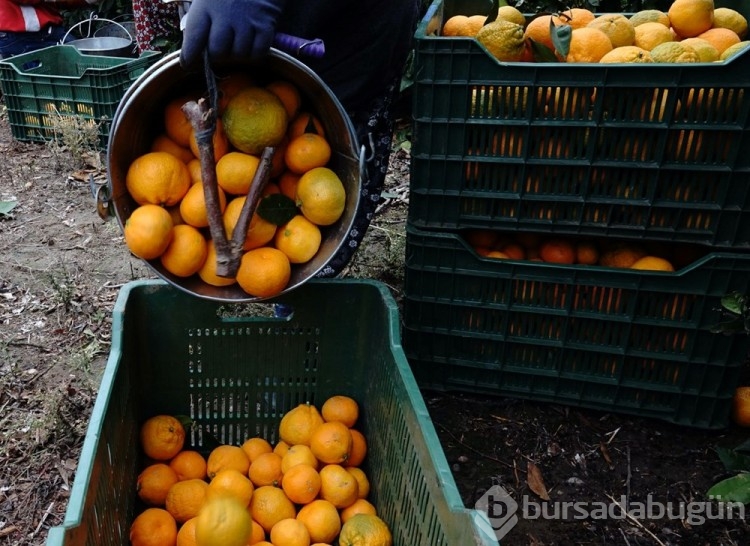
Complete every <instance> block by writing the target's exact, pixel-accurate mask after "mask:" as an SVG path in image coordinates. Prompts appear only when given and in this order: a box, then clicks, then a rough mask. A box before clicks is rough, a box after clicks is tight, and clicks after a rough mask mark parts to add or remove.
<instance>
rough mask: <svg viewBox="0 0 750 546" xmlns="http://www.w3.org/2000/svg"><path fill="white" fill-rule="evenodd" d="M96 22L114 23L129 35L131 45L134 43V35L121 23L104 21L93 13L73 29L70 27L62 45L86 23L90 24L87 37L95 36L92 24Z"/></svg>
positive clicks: (61, 41)
mask: <svg viewBox="0 0 750 546" xmlns="http://www.w3.org/2000/svg"><path fill="white" fill-rule="evenodd" d="M94 21H105V22H107V23H112V24H114V25H117V26H118V27H120V28H121V29H122V30H123V31H125V34H127V35H128V37H129V38H130V42H131V43H132V42H133V35H132V34H130V32H128V29H126V28H125V27H124V26H122V25H121V24H120V23H118V22H117V21H113V20H112V19H103V18H101V19H100V18H99V17H97V16H96V14H95V13H94V12H92V13H91V15H89V18H88V19H84V20H83V21H78V22H77V23H76V24H75V25H73V26H72V27H70V28H69V29H68V32H66V33H65V36H63V38H62V40H60V44H64V43H65V40H67V39H68V35H69V34H70V33H71V32H72V31H73V29H74V28H78V27H80V26H81V25H82V24H84V23H88V24H89V30H88V32H87V34H86V37H87V38H90V37H91V36H93V35H92V34H91V23H93V22H94Z"/></svg>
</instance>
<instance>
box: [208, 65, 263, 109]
mask: <svg viewBox="0 0 750 546" xmlns="http://www.w3.org/2000/svg"><path fill="white" fill-rule="evenodd" d="M217 80H218V81H217V85H216V86H217V87H218V92H219V93H218V94H219V114H220V115H221V114H223V113H224V110H226V107H227V104H229V101H230V100H232V98H233V97H234V96H235V95H236V94H237V93H239V92H240V91H242V90H244V89H247V88H249V87H253V86H254V85H255V80H254V79H253V77H252V76H250V75H249V74H247V73H246V72H232V73H231V74H228V75H226V76H222V77H220V78H217Z"/></svg>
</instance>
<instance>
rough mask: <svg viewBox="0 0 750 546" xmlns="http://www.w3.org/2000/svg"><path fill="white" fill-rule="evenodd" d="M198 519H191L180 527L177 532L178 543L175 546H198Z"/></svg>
mask: <svg viewBox="0 0 750 546" xmlns="http://www.w3.org/2000/svg"><path fill="white" fill-rule="evenodd" d="M196 521H198V517H197V516H196V517H194V518H190V519H189V520H187V521H186V522H185V523H183V524H182V525H180V529H179V531H177V543H176V545H175V546H196V544H195V522H196Z"/></svg>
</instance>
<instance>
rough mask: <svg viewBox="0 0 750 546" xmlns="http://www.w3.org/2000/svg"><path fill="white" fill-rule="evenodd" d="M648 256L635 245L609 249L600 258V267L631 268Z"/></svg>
mask: <svg viewBox="0 0 750 546" xmlns="http://www.w3.org/2000/svg"><path fill="white" fill-rule="evenodd" d="M645 255H646V252H645V251H644V250H643V249H642V248H640V247H638V246H634V245H628V244H624V245H617V246H615V247H614V248H611V249H607V250H605V252H604V253H603V254H602V255H601V258H599V265H602V266H605V267H630V266H631V265H633V264H634V263H635V262H637V261H638V260H640V259H641V258H643V257H644V256H645Z"/></svg>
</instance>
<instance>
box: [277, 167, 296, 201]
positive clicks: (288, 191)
mask: <svg viewBox="0 0 750 546" xmlns="http://www.w3.org/2000/svg"><path fill="white" fill-rule="evenodd" d="M299 177H300V175H298V174H297V173H293V172H292V171H284V172H283V173H282V174H281V176H279V190H280V191H281V193H282V194H283V195H286V196H287V197H288V198H289V199H294V198H295V197H297V183H298V182H299Z"/></svg>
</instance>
